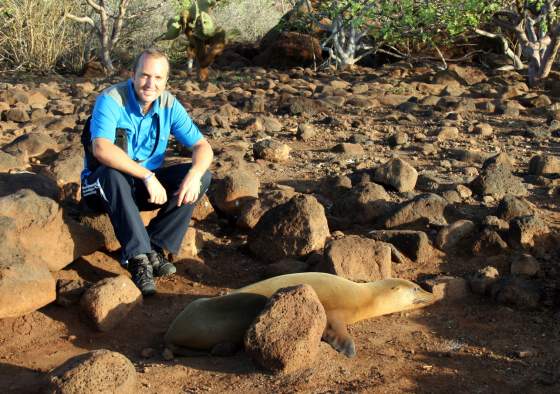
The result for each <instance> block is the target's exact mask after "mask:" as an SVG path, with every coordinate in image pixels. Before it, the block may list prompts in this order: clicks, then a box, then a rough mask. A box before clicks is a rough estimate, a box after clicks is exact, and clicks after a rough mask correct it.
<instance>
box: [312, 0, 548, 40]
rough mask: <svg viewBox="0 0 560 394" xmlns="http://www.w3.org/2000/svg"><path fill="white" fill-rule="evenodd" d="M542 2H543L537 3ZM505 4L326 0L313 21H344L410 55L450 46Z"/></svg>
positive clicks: (449, 0)
mask: <svg viewBox="0 0 560 394" xmlns="http://www.w3.org/2000/svg"><path fill="white" fill-rule="evenodd" d="M535 1H541V0H535ZM504 3H505V2H504V0H461V1H457V0H399V1H395V0H327V1H321V2H320V3H319V7H318V8H317V9H316V10H315V12H314V15H312V18H313V20H315V21H317V20H321V19H323V18H327V19H329V20H331V21H334V20H335V19H336V18H339V19H340V18H341V19H342V21H343V22H344V25H345V26H353V27H354V28H357V29H359V30H361V31H365V32H367V33H368V36H369V38H370V40H371V41H372V43H375V44H376V45H377V46H379V45H382V44H388V45H393V46H395V47H397V48H400V49H401V50H405V51H409V50H414V49H420V48H423V47H426V46H429V45H437V46H439V45H447V44H449V43H450V42H452V41H453V40H454V39H455V38H456V37H457V36H459V35H461V34H464V33H465V32H467V31H469V30H470V29H473V28H475V27H478V26H480V25H481V24H482V23H485V22H487V21H488V20H489V19H490V18H491V16H492V15H493V14H494V12H496V11H498V10H499V9H500V8H502V6H503V5H504Z"/></svg>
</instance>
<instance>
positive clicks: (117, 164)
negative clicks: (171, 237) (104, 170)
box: [92, 137, 167, 204]
mask: <svg viewBox="0 0 560 394" xmlns="http://www.w3.org/2000/svg"><path fill="white" fill-rule="evenodd" d="M92 146H93V155H94V156H95V158H96V159H97V160H98V161H99V162H100V163H101V164H103V165H104V166H106V167H111V168H114V169H115V170H118V171H120V172H123V173H125V174H129V175H132V176H133V177H135V178H140V179H142V180H144V184H145V185H146V189H148V193H149V195H150V198H149V199H148V201H149V202H151V203H154V204H164V203H165V202H166V201H167V193H166V191H165V189H164V187H163V186H162V185H161V183H160V182H159V181H158V180H157V178H156V176H155V175H154V174H153V173H152V172H151V171H150V170H148V169H146V168H144V167H142V166H141V165H140V164H138V163H137V162H135V161H134V160H132V159H131V158H130V157H128V155H127V154H126V153H125V152H124V151H123V150H122V149H121V148H119V147H118V146H116V145H115V144H113V142H112V141H110V140H109V139H107V138H102V137H98V138H95V139H94V140H93V143H92Z"/></svg>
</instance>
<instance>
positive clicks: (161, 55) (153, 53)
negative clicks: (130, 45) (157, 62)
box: [132, 48, 169, 75]
mask: <svg viewBox="0 0 560 394" xmlns="http://www.w3.org/2000/svg"><path fill="white" fill-rule="evenodd" d="M142 56H149V57H153V58H156V59H165V62H166V63H167V74H168V75H169V58H168V57H167V55H166V54H165V52H163V51H161V50H159V49H157V48H148V49H144V50H143V51H142V52H141V53H140V54H139V55H138V56H137V57H136V59H135V60H134V65H133V67H132V71H133V72H134V73H136V70H137V69H138V66H139V65H140V60H141V59H142Z"/></svg>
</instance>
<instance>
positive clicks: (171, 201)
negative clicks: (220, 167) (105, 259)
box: [81, 49, 213, 295]
mask: <svg viewBox="0 0 560 394" xmlns="http://www.w3.org/2000/svg"><path fill="white" fill-rule="evenodd" d="M168 75H169V61H168V59H167V57H166V55H165V54H164V53H162V52H160V51H158V50H155V49H148V50H146V51H144V52H142V53H141V54H140V55H139V56H138V58H137V60H136V63H135V65H134V71H133V76H132V78H131V79H130V80H128V81H125V82H122V83H119V84H117V85H113V86H111V87H109V88H107V89H106V90H104V91H103V92H102V93H101V94H100V95H99V97H98V98H97V100H96V102H95V106H94V108H93V113H92V116H91V119H90V121H89V125H86V128H88V127H89V131H90V133H91V137H90V139H89V140H86V141H83V142H84V146H85V151H86V156H85V160H84V162H85V168H84V170H83V172H82V177H81V178H82V199H83V201H84V202H85V204H86V205H87V206H89V207H90V208H92V209H95V210H100V211H105V212H107V213H108V214H109V217H110V218H111V223H112V224H113V228H114V230H115V234H116V236H117V239H118V240H119V242H120V244H121V247H122V257H123V260H125V261H127V262H128V264H127V267H128V270H129V271H130V273H131V275H132V280H133V281H134V283H135V284H136V286H138V288H139V289H140V290H141V292H142V294H143V295H151V294H154V293H155V291H156V287H155V283H154V276H166V275H172V274H173V273H175V271H176V268H175V266H174V265H173V264H172V263H171V262H169V261H167V260H166V259H165V257H164V251H168V252H170V253H177V252H178V250H179V248H180V246H181V242H182V240H183V238H184V236H185V233H186V232H187V229H188V226H189V222H190V219H191V215H192V212H193V210H194V206H195V204H196V203H197V201H198V200H199V199H200V198H201V197H202V195H203V194H204V193H205V192H206V190H207V189H208V186H209V184H210V179H211V176H210V173H209V172H208V168H209V166H210V164H211V162H212V158H213V152H212V148H211V147H210V144H209V143H208V141H206V139H205V138H204V137H203V136H202V134H201V133H200V131H199V130H198V128H197V127H196V125H195V124H194V123H193V122H192V120H191V118H190V117H189V115H188V114H187V112H186V110H185V108H184V107H183V106H182V105H181V103H179V101H178V100H177V99H176V98H175V97H174V96H173V95H171V94H170V93H169V92H168V91H166V90H165V87H166V84H167V78H168ZM84 135H86V133H84ZM170 135H173V136H174V137H175V139H176V140H177V141H178V142H180V143H181V144H183V145H184V146H186V147H188V148H191V149H192V152H193V153H192V164H178V165H173V166H169V167H161V166H162V163H163V160H164V155H165V151H166V149H167V145H168V142H169V137H170ZM157 208H160V210H159V212H158V214H157V216H156V217H155V218H154V219H152V221H151V222H150V223H149V225H148V226H147V227H144V224H143V222H142V219H141V217H140V211H143V210H153V209H157Z"/></svg>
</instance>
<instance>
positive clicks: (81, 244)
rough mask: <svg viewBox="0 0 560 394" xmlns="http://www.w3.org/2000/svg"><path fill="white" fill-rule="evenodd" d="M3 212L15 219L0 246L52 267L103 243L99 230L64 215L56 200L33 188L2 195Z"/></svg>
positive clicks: (59, 267)
mask: <svg viewBox="0 0 560 394" xmlns="http://www.w3.org/2000/svg"><path fill="white" fill-rule="evenodd" d="M0 212H1V213H2V215H3V216H5V217H7V218H11V219H12V221H13V226H11V227H10V228H9V230H8V232H9V234H7V235H9V236H6V237H4V238H3V239H0V248H4V249H8V250H13V251H14V254H18V255H19V256H21V258H22V260H23V261H32V262H35V263H37V264H44V265H45V266H46V267H47V268H48V269H49V270H51V271H58V270H60V269H62V268H64V267H65V266H67V265H68V264H70V263H71V262H72V261H74V260H75V259H76V258H78V257H80V256H82V255H85V254H89V253H92V252H94V251H95V250H97V249H98V248H99V247H100V246H101V242H100V241H101V239H100V237H99V235H98V234H97V233H95V232H92V231H90V230H88V229H86V228H84V227H83V226H81V225H79V224H78V223H76V222H74V221H73V220H72V219H71V218H68V217H65V216H63V212H62V209H60V207H59V205H58V204H57V203H56V202H55V201H54V200H52V199H50V198H47V197H41V196H38V195H37V194H36V193H35V192H33V191H32V190H29V189H23V190H19V191H17V192H15V193H13V194H10V195H8V196H5V197H0ZM53 245H56V247H53Z"/></svg>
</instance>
